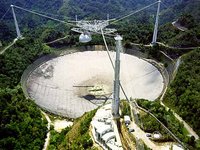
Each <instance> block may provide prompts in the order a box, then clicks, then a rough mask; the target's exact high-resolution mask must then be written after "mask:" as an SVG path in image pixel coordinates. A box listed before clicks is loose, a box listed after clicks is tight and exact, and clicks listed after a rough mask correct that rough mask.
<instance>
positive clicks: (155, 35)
mask: <svg viewBox="0 0 200 150" xmlns="http://www.w3.org/2000/svg"><path fill="white" fill-rule="evenodd" d="M160 3H161V0H159V1H158V9H157V14H156V22H155V26H154V32H153V40H152V44H153V45H154V44H156V41H157V34H158V20H159V14H160Z"/></svg>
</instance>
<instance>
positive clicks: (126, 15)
mask: <svg viewBox="0 0 200 150" xmlns="http://www.w3.org/2000/svg"><path fill="white" fill-rule="evenodd" d="M158 2H159V1H157V2H155V3H152V4H150V5H148V6H145V7H143V8H141V9H138V10H136V11H134V12H132V13H130V14H128V15H126V16H124V17H121V18H119V19H116V20H114V21H113V22H111V23H110V24H114V23H116V22H118V21H120V20H123V19H125V18H127V17H130V16H132V15H134V14H136V13H138V12H140V11H142V10H144V9H147V8H149V7H151V6H153V5H155V4H157V3H158Z"/></svg>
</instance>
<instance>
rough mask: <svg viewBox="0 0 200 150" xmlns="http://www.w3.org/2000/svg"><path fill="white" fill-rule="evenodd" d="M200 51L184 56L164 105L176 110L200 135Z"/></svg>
mask: <svg viewBox="0 0 200 150" xmlns="http://www.w3.org/2000/svg"><path fill="white" fill-rule="evenodd" d="M199 59H200V49H196V50H194V51H192V52H190V53H188V54H185V55H184V56H182V61H181V64H180V67H179V69H178V72H177V75H176V77H175V79H174V81H173V82H172V83H171V84H170V87H169V88H168V90H167V93H166V95H165V97H164V103H165V104H166V105H167V106H169V107H170V108H172V109H173V110H175V111H176V112H177V113H178V114H179V115H180V116H181V117H182V118H183V119H184V120H185V121H186V122H188V123H189V124H190V125H191V126H192V127H193V129H194V130H195V131H196V132H197V134H198V135H200V129H199V124H200V102H199V100H200V94H199V93H200V76H199V74H200V61H199Z"/></svg>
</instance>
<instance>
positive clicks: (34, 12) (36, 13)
mask: <svg viewBox="0 0 200 150" xmlns="http://www.w3.org/2000/svg"><path fill="white" fill-rule="evenodd" d="M13 6H14V7H15V8H18V9H21V10H24V11H26V12H29V13H33V14H35V15H38V16H42V17H45V18H48V19H52V20H54V21H58V22H61V23H65V24H68V25H70V26H76V25H74V24H72V23H69V22H66V21H63V20H60V19H56V18H53V17H50V16H47V15H44V14H40V13H38V12H36V11H31V10H28V9H25V8H22V7H19V6H16V5H13Z"/></svg>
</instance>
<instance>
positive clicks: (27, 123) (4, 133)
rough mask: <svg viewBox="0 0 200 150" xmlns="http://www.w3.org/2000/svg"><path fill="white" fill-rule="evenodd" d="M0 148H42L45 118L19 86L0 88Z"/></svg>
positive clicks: (34, 149)
mask: <svg viewBox="0 0 200 150" xmlns="http://www.w3.org/2000/svg"><path fill="white" fill-rule="evenodd" d="M0 100H1V101H0V114H1V116H0V149H2V150H4V149H5V150H6V149H13V150H19V149H26V150H30V149H33V150H38V149H42V147H43V145H44V139H45V137H46V131H47V128H46V124H47V122H46V120H45V118H43V120H42V116H41V114H40V111H39V109H38V107H37V106H36V105H35V104H34V103H33V102H31V101H30V100H28V99H26V98H25V97H24V95H23V92H22V89H21V88H20V86H17V87H15V88H14V89H10V88H6V89H0Z"/></svg>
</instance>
